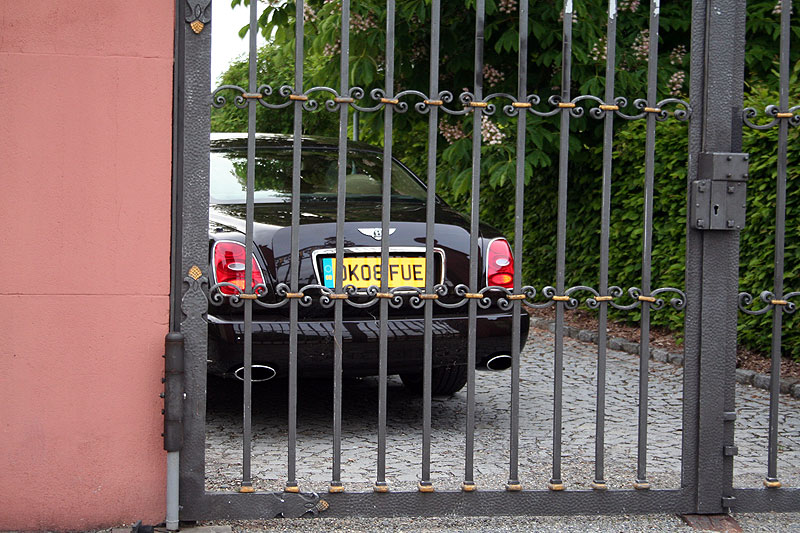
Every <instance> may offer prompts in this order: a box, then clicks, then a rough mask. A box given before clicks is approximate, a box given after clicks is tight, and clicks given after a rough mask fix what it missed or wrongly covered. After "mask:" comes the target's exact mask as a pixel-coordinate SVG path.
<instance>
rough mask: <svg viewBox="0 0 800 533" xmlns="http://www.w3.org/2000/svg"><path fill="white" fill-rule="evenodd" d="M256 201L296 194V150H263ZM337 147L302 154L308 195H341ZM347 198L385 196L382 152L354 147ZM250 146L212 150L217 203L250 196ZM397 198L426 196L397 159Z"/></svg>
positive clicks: (394, 178)
mask: <svg viewBox="0 0 800 533" xmlns="http://www.w3.org/2000/svg"><path fill="white" fill-rule="evenodd" d="M255 166H256V168H255V195H254V197H255V201H256V202H257V203H259V202H260V203H265V202H285V201H288V200H289V199H290V198H291V194H292V152H291V150H260V151H258V152H257V153H256V157H255ZM338 176H339V160H338V153H337V152H335V151H333V150H305V151H303V154H302V158H301V170H300V195H301V197H303V198H304V199H308V200H313V199H314V198H319V199H321V200H322V199H329V200H336V196H337V184H338ZM345 183H346V191H347V198H349V199H375V200H380V198H381V195H382V191H383V158H382V157H381V156H380V155H379V154H375V153H370V152H357V151H352V152H349V153H348V155H347V169H346V171H345ZM246 185H247V152H246V151H245V150H238V151H237V150H231V151H213V152H211V183H210V197H211V198H210V201H211V203H212V204H238V203H244V202H245V194H246ZM392 198H393V199H414V200H422V201H424V200H425V198H426V191H425V188H424V186H423V185H422V184H421V183H420V182H419V181H418V180H417V179H416V178H414V176H412V175H411V174H410V173H409V172H408V171H407V170H406V169H405V168H403V167H402V166H400V165H398V164H397V163H395V162H392Z"/></svg>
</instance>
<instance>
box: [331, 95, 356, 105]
mask: <svg viewBox="0 0 800 533" xmlns="http://www.w3.org/2000/svg"><path fill="white" fill-rule="evenodd" d="M333 101H334V102H336V103H337V104H352V103H353V102H355V100H353V99H352V98H350V97H347V96H345V97H337V98H334V99H333Z"/></svg>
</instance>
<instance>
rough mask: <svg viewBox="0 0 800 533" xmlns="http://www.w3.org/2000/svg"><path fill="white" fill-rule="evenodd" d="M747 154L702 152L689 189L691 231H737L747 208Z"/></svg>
mask: <svg viewBox="0 0 800 533" xmlns="http://www.w3.org/2000/svg"><path fill="white" fill-rule="evenodd" d="M749 159H750V156H749V155H748V154H735V153H722V152H702V153H701V154H700V161H699V166H698V178H699V179H697V180H694V181H693V182H692V187H691V189H690V191H691V192H690V194H691V198H690V202H689V205H690V207H691V213H690V217H689V220H690V222H691V225H692V228H694V229H699V230H740V229H742V228H744V223H745V212H746V208H747V203H746V202H747V178H748V171H749V163H748V161H749Z"/></svg>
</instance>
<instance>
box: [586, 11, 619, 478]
mask: <svg viewBox="0 0 800 533" xmlns="http://www.w3.org/2000/svg"><path fill="white" fill-rule="evenodd" d="M616 48H617V3H616V1H615V0H609V3H608V29H607V32H606V87H605V98H604V101H605V103H606V105H613V103H614V72H615V69H616V57H615V54H616ZM613 145H614V112H613V111H606V113H605V120H604V124H603V186H602V187H603V189H602V197H603V199H602V207H601V210H600V287H599V289H600V294H601V295H602V296H607V295H608V261H609V257H608V256H609V250H608V249H609V244H608V241H609V232H610V230H609V226H610V220H611V168H612V158H613V155H614V152H613ZM607 321H608V302H607V301H605V300H602V301H601V302H600V313H599V316H598V321H597V322H598V330H597V341H598V342H597V410H596V414H595V440H594V481H593V482H592V484H591V486H592V488H593V489H595V490H604V489H605V488H606V481H605V427H606V349H607V342H608V332H607V331H606V323H607Z"/></svg>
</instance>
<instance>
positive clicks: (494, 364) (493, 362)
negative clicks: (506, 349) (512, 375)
mask: <svg viewBox="0 0 800 533" xmlns="http://www.w3.org/2000/svg"><path fill="white" fill-rule="evenodd" d="M509 368H511V356H510V355H508V354H505V353H502V354H497V355H492V356H490V357H487V358H486V359H484V360H483V361H481V362H480V364H478V367H477V369H478V370H491V371H494V372H498V371H500V370H508V369H509Z"/></svg>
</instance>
